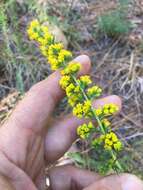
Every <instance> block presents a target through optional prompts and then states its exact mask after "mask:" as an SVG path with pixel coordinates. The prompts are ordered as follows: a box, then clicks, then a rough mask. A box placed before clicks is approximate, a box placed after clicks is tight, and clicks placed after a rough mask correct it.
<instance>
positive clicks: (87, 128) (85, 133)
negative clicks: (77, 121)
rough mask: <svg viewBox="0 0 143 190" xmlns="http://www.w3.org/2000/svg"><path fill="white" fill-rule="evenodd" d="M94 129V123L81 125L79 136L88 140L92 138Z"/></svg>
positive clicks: (78, 130)
mask: <svg viewBox="0 0 143 190" xmlns="http://www.w3.org/2000/svg"><path fill="white" fill-rule="evenodd" d="M93 129H94V125H93V123H92V122H89V123H88V124H85V123H84V124H83V125H80V126H79V127H78V128H77V134H78V135H79V137H80V138H81V139H86V138H88V137H89V136H90V134H91V131H93Z"/></svg>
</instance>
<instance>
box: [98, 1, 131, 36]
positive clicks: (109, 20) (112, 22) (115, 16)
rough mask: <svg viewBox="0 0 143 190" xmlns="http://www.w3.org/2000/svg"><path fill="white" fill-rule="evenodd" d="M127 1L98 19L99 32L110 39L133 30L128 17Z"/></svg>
mask: <svg viewBox="0 0 143 190" xmlns="http://www.w3.org/2000/svg"><path fill="white" fill-rule="evenodd" d="M126 10H127V1H125V2H122V1H121V2H120V6H119V7H118V8H117V9H115V10H113V11H110V12H107V13H105V14H103V15H101V16H100V17H99V18H98V22H97V25H98V30H99V32H100V33H102V34H105V35H107V36H109V37H113V38H117V37H119V36H121V35H125V34H127V33H128V32H129V31H130V29H131V23H130V22H129V21H128V20H127V15H126Z"/></svg>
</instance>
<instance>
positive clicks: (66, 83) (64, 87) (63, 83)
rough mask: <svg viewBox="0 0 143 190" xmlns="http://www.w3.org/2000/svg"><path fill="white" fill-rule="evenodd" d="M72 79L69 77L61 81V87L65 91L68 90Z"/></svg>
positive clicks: (63, 77) (64, 77) (66, 76)
mask: <svg viewBox="0 0 143 190" xmlns="http://www.w3.org/2000/svg"><path fill="white" fill-rule="evenodd" d="M70 81H71V78H70V76H68V75H65V76H62V77H61V79H60V86H61V87H62V88H63V89H66V87H67V86H68V85H69V84H70Z"/></svg>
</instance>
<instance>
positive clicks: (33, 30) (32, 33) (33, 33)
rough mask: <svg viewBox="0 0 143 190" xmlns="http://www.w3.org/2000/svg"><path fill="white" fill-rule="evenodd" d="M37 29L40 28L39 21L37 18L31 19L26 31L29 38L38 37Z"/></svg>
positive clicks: (35, 38)
mask: <svg viewBox="0 0 143 190" xmlns="http://www.w3.org/2000/svg"><path fill="white" fill-rule="evenodd" d="M39 29H40V23H39V22H38V20H33V21H32V22H31V23H30V25H29V27H28V29H27V33H28V36H29V38H30V40H37V39H38V37H39V33H38V30H39Z"/></svg>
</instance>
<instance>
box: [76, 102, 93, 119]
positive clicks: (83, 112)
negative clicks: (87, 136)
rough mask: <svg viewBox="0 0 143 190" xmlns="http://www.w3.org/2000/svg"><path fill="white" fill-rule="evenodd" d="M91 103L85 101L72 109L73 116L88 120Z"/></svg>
mask: <svg viewBox="0 0 143 190" xmlns="http://www.w3.org/2000/svg"><path fill="white" fill-rule="evenodd" d="M91 114H92V112H91V101H90V100H86V101H84V103H83V104H81V103H78V104H77V105H76V106H75V107H74V108H73V115H74V116H77V117H79V118H82V117H85V118H89V117H90V116H91Z"/></svg>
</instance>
